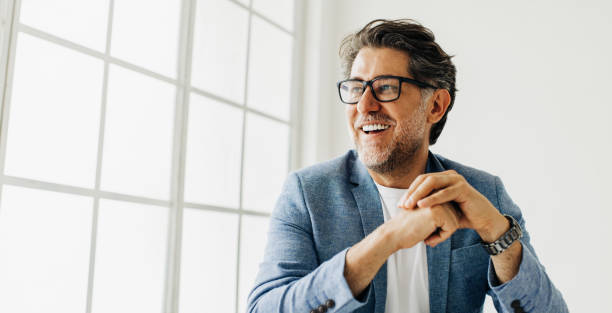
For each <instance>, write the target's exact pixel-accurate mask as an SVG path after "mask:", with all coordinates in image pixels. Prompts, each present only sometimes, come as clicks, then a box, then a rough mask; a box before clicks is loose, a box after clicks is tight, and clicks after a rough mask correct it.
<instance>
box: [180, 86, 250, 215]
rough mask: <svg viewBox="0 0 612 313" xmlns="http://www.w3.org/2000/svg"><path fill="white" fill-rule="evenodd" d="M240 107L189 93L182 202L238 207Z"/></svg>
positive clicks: (240, 133) (240, 134)
mask: <svg viewBox="0 0 612 313" xmlns="http://www.w3.org/2000/svg"><path fill="white" fill-rule="evenodd" d="M242 114H243V113H242V110H240V109H236V108H234V107H231V106H229V105H227V104H223V103H219V102H216V101H214V100H211V99H208V98H204V97H201V96H198V95H195V94H192V96H191V104H190V106H189V123H188V131H187V156H186V161H185V201H187V202H198V203H205V204H212V205H218V206H225V207H232V208H237V207H238V205H239V203H238V202H239V196H240V194H239V193H240V152H241V136H242Z"/></svg>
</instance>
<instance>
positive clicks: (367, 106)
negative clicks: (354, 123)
mask: <svg viewBox="0 0 612 313" xmlns="http://www.w3.org/2000/svg"><path fill="white" fill-rule="evenodd" d="M378 110H380V103H378V101H376V99H375V98H374V94H372V88H369V86H368V87H366V89H365V91H364V92H363V94H362V95H361V99H359V102H357V111H359V113H361V114H364V115H365V114H367V113H369V112H375V111H378Z"/></svg>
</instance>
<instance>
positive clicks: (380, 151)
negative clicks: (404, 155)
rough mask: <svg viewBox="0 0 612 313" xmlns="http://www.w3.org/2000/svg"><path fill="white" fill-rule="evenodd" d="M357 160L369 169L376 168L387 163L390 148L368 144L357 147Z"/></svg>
mask: <svg viewBox="0 0 612 313" xmlns="http://www.w3.org/2000/svg"><path fill="white" fill-rule="evenodd" d="M357 154H358V155H359V160H361V162H362V163H363V164H364V165H365V166H366V167H367V168H370V169H377V168H379V167H381V166H382V165H384V164H385V163H387V161H388V160H389V156H390V155H391V150H390V149H388V148H384V147H377V146H370V147H358V148H357Z"/></svg>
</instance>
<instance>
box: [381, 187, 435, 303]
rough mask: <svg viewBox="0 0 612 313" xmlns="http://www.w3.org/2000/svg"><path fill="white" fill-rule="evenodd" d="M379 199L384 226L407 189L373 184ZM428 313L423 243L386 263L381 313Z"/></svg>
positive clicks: (396, 255)
mask: <svg viewBox="0 0 612 313" xmlns="http://www.w3.org/2000/svg"><path fill="white" fill-rule="evenodd" d="M376 187H378V192H379V193H380V196H381V202H382V208H383V215H384V218H385V222H386V221H388V220H390V219H391V218H393V217H394V216H395V215H396V214H397V212H399V210H400V209H399V208H398V207H397V204H398V202H399V200H400V199H401V198H402V196H403V195H404V193H405V192H406V190H407V189H395V188H389V187H385V186H381V185H379V184H376ZM400 312H401V313H429V278H428V276H427V249H426V246H425V243H424V242H423V241H421V242H419V243H418V244H416V245H415V246H414V247H412V248H409V249H402V250H399V251H397V252H395V253H394V254H392V255H391V256H390V257H389V259H388V260H387V302H386V307H385V313H400Z"/></svg>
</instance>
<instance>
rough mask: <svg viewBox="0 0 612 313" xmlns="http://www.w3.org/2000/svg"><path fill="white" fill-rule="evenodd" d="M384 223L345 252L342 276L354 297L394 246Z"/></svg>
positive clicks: (381, 264) (363, 287) (368, 282)
mask: <svg viewBox="0 0 612 313" xmlns="http://www.w3.org/2000/svg"><path fill="white" fill-rule="evenodd" d="M390 237H391V235H390V233H389V232H388V231H387V229H386V227H385V225H382V226H380V227H378V228H377V229H376V230H374V231H373V232H372V233H371V234H369V235H368V236H367V237H365V238H364V239H363V240H361V241H360V242H358V243H357V244H355V245H354V246H352V247H351V248H350V249H349V250H348V251H347V253H346V263H345V267H344V277H345V279H346V282H347V283H348V285H349V288H350V289H351V292H352V293H353V296H354V297H357V296H358V295H359V294H361V293H362V292H363V291H364V290H365V289H366V288H367V287H368V285H369V284H370V282H371V281H372V280H373V279H374V276H376V273H377V272H378V270H379V269H380V268H381V267H382V266H383V264H385V262H386V261H387V259H388V258H389V256H390V255H391V254H393V253H394V252H395V250H396V248H395V247H394V246H393V244H391V240H390Z"/></svg>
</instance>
